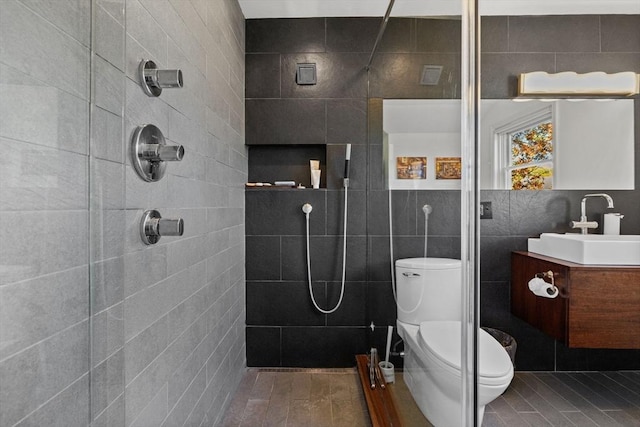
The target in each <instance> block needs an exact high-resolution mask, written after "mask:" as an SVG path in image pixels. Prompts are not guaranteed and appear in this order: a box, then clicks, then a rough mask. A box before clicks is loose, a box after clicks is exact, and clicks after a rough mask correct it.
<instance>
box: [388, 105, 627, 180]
mask: <svg viewBox="0 0 640 427" xmlns="http://www.w3.org/2000/svg"><path fill="white" fill-rule="evenodd" d="M633 102H634V101H633V100H632V99H554V100H530V99H529V100H526V102H525V100H509V99H483V100H482V101H481V105H480V116H481V122H480V123H481V125H480V126H481V128H480V133H481V141H480V150H481V153H480V162H481V165H480V172H481V176H480V185H481V188H482V189H510V190H519V189H529V190H538V189H563V190H568V189H575V190H597V189H608V190H630V189H633V188H634V123H633V120H634V116H633V108H634V105H633ZM383 130H384V133H383V134H384V144H385V164H386V176H387V181H388V183H389V188H391V189H456V188H460V170H461V165H460V100H457V99H391V100H388V99H385V100H384V101H383Z"/></svg>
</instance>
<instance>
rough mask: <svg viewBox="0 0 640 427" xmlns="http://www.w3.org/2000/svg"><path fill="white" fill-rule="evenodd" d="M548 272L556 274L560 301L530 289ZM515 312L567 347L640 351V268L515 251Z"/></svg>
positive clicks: (513, 289) (513, 296)
mask: <svg viewBox="0 0 640 427" xmlns="http://www.w3.org/2000/svg"><path fill="white" fill-rule="evenodd" d="M547 271H552V272H553V275H554V281H555V285H556V287H557V288H558V290H559V295H558V297H557V298H544V297H539V296H536V295H534V294H533V293H532V292H531V291H530V290H529V286H528V283H529V280H531V279H532V278H533V277H535V275H536V274H538V273H544V272H547ZM545 280H546V281H548V282H550V279H548V278H547V279H545ZM511 312H512V313H513V314H514V315H516V316H518V317H520V318H521V319H523V320H524V321H526V322H527V323H529V324H531V325H532V326H535V327H536V328H538V329H540V330H541V331H543V332H545V333H546V334H548V335H550V336H552V337H553V338H555V339H557V340H559V341H563V342H564V343H565V344H566V345H567V347H575V348H611V349H616V348H617V349H640V267H636V266H612V265H604V266H598V265H582V264H576V263H573V262H568V261H563V260H560V259H556V258H551V257H546V256H543V255H538V254H535V253H532V252H513V253H512V255H511Z"/></svg>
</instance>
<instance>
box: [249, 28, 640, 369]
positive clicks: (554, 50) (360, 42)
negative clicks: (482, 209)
mask: <svg viewBox="0 0 640 427" xmlns="http://www.w3.org/2000/svg"><path fill="white" fill-rule="evenodd" d="M378 25H379V20H377V19H368V18H357V19H336V18H326V19H323V18H314V19H307V20H301V19H289V20H249V21H247V55H246V59H247V81H246V87H247V144H252V145H253V144H255V145H260V144H267V147H262V146H260V147H258V148H259V149H258V150H254V148H256V147H251V150H250V165H251V164H255V163H254V162H253V160H251V159H252V153H254V152H255V153H260V156H263V157H268V155H266V154H265V153H266V151H267V150H268V145H269V144H294V143H295V144H307V143H309V144H327V145H326V168H325V170H323V174H325V173H326V175H327V180H326V187H327V188H326V189H323V190H320V191H318V190H316V191H312V190H295V191H294V190H291V191H270V190H248V191H247V192H246V200H247V207H248V209H247V211H246V214H247V217H246V223H247V280H248V281H247V324H248V327H247V357H248V361H249V363H250V364H252V365H253V366H327V367H331V366H339V365H353V363H354V362H353V360H354V359H353V354H354V348H355V349H356V350H357V351H360V352H362V351H366V350H367V349H368V348H369V347H370V346H372V345H376V346H377V347H378V348H384V341H385V337H386V326H387V325H392V324H395V317H396V313H395V305H394V303H393V296H392V294H391V287H390V286H391V285H390V280H391V276H390V262H389V243H388V242H389V237H388V235H389V231H388V229H389V227H388V213H387V212H388V193H387V191H386V190H385V183H384V178H383V175H382V171H383V166H382V152H383V151H382V122H381V120H382V108H381V107H382V102H381V98H459V97H460V91H459V84H458V82H459V75H460V53H459V50H460V22H459V21H457V20H446V19H444V20H429V19H391V20H390V21H389V25H388V26H387V30H386V32H385V35H384V37H383V39H382V42H381V44H380V47H379V50H378V53H377V54H376V57H375V58H374V61H373V64H372V65H373V66H372V69H371V71H370V73H369V75H368V79H369V90H368V91H367V90H366V89H365V90H362V87H361V85H362V82H363V81H365V82H366V78H367V76H363V75H362V74H361V71H362V68H363V67H364V65H365V64H366V60H367V59H368V54H369V53H370V49H371V46H372V44H373V40H375V37H376V34H377V30H378ZM639 29H640V16H638V15H629V16H557V17H556V16H550V17H504V16H503V17H484V18H483V20H482V52H483V53H482V58H481V61H482V96H483V97H485V98H510V97H512V96H514V95H515V94H516V80H517V75H518V74H519V73H520V72H526V71H533V70H546V71H549V72H559V71H566V70H575V71H577V72H587V71H594V70H603V71H607V72H617V71H628V70H631V71H635V72H640V46H639V45H638V40H640V35H639V33H638V31H639ZM532 34H535V37H532V36H531V35H532ZM575 34H581V36H580V37H578V38H576V37H575ZM285 35H286V37H285ZM344 52H349V54H348V60H347V59H346V57H345V55H344ZM357 58H364V60H359V61H358V60H356V59H357ZM303 60H304V61H305V62H306V61H307V60H309V61H311V62H316V63H317V64H318V67H319V68H318V79H319V81H321V83H319V84H318V85H317V86H297V87H296V86H294V85H293V83H292V82H293V81H294V78H293V73H292V64H295V63H296V62H301V61H303ZM424 64H441V65H443V66H444V69H443V76H446V78H445V79H441V83H440V84H439V85H437V86H420V85H419V84H418V77H417V76H419V75H420V71H421V69H422V66H423V65H424ZM449 76H451V78H449ZM349 83H353V85H352V86H350V85H349ZM635 100H636V102H635V106H636V110H637V114H636V116H637V117H640V102H639V101H638V96H636V97H635ZM291 117H295V119H294V120H290V118H291ZM346 141H348V142H351V143H353V144H354V150H353V157H352V180H351V184H352V187H351V188H352V189H353V191H351V192H350V200H349V206H350V219H349V231H348V234H349V243H348V244H349V245H350V246H349V247H350V248H351V249H349V251H350V252H348V256H349V263H353V264H352V265H351V266H350V269H349V270H348V282H347V288H346V294H345V295H346V296H345V301H344V306H343V307H341V308H340V310H339V311H338V312H336V313H334V314H332V315H327V316H324V315H322V316H321V315H318V314H317V313H316V312H315V311H314V309H313V307H312V305H311V303H310V301H309V296H308V292H307V291H306V290H305V287H306V284H305V277H304V275H305V271H306V270H305V269H306V260H305V258H304V250H305V248H304V217H303V215H302V213H301V210H300V207H301V206H302V204H304V203H306V202H309V203H311V204H312V205H313V206H314V210H313V212H312V224H311V234H312V236H313V237H312V240H311V250H312V254H314V255H313V257H314V259H313V260H312V265H313V268H314V270H313V276H314V277H315V278H316V280H317V281H318V284H317V286H318V289H317V292H316V295H317V297H318V296H321V297H322V298H326V300H323V302H324V303H325V304H326V305H327V306H332V304H330V303H335V301H337V295H338V294H337V292H338V291H339V287H337V286H339V284H336V283H335V280H336V275H338V276H339V273H340V261H341V257H340V254H341V247H340V245H339V242H338V239H337V238H336V235H339V234H340V233H341V230H340V227H339V218H341V198H340V197H341V191H340V190H339V189H340V181H339V177H340V174H341V173H342V172H341V167H342V162H343V158H344V148H343V146H342V145H341V144H343V143H344V142H346ZM285 146H286V145H285ZM314 147H315V145H314ZM292 149H297V150H301V149H300V147H294V148H292ZM274 151H275V152H276V153H278V154H277V155H275V156H274V159H273V161H272V163H274V164H275V162H276V160H283V159H284V157H285V156H283V155H282V154H281V153H282V150H281V149H280V148H278V149H277V150H274ZM302 152H303V153H304V152H305V151H304V149H302ZM276 157H277V159H276ZM292 157H293V156H292ZM265 163H266V162H265ZM277 164H278V165H279V168H280V169H284V166H283V164H285V165H286V163H285V162H281V163H277ZM289 166H290V168H289V169H288V170H289V171H295V170H297V169H296V168H297V167H298V166H299V165H297V164H291V165H289ZM303 166H304V165H303ZM260 170H261V169H257V170H251V171H249V175H250V176H252V175H253V176H254V177H255V178H254V180H255V181H261V180H266V179H263V178H261V177H260V176H257V175H255V174H254V173H255V172H259V171H260ZM639 171H640V120H637V121H636V190H633V191H609V190H607V189H603V190H607V192H608V193H609V194H611V195H612V196H613V197H614V200H615V201H616V207H617V208H619V209H620V211H621V212H624V213H625V219H624V221H625V223H624V225H623V227H624V228H623V229H622V232H623V233H625V234H640V172H639ZM583 194H584V192H582V191H579V190H575V191H557V190H554V191H536V192H528V191H526V192H525V191H520V192H517V191H502V190H500V191H497V190H496V191H484V192H483V193H482V199H483V200H487V201H492V202H493V209H494V214H493V217H494V219H493V220H483V221H482V223H481V232H482V239H481V313H480V316H481V321H482V324H483V325H486V326H492V327H496V328H499V329H503V330H505V331H507V332H508V333H511V334H512V335H514V336H515V338H516V339H517V340H518V354H517V360H516V365H517V368H518V369H521V370H554V369H557V370H575V369H584V370H587V369H589V370H598V369H638V368H639V367H640V366H639V365H638V364H639V363H640V357H639V354H640V353H639V352H638V351H617V350H597V351H596V350H575V349H567V348H566V347H565V346H564V345H563V344H562V343H559V342H555V341H554V340H553V339H551V338H549V337H547V336H546V335H544V334H542V333H541V332H539V331H537V330H536V329H534V328H532V327H530V326H529V325H527V324H525V323H524V322H522V321H520V320H519V319H517V318H515V317H514V316H512V315H511V313H510V306H509V305H510V301H509V280H510V253H511V251H513V250H522V249H526V239H527V237H529V236H532V235H535V234H539V233H541V232H549V231H557V232H564V231H567V230H566V228H567V226H568V223H569V221H570V220H572V219H575V218H577V217H578V216H579V214H580V199H581V197H582V195H583ZM425 203H429V204H430V205H432V206H433V208H434V212H433V213H432V215H431V216H430V219H429V236H430V237H429V239H430V240H429V256H438V257H459V256H460V220H459V211H460V195H459V192H457V191H394V192H393V206H392V210H393V218H394V239H395V247H394V254H395V257H396V258H403V257H412V256H421V255H422V252H423V242H424V240H423V233H424V216H423V213H422V210H421V208H422V206H423V205H424V204H425ZM604 208H605V207H604V206H596V205H594V206H590V210H591V212H590V214H591V215H594V216H597V215H601V214H602V213H603V211H604ZM349 273H350V275H349ZM321 291H324V292H321ZM266 302H269V303H266ZM372 321H373V322H374V323H375V324H376V325H377V326H380V328H376V331H375V332H374V333H373V334H372V333H369V332H368V329H367V328H366V327H367V326H368V325H369V324H370V323H371V322H372ZM347 334H349V335H347ZM347 342H348V343H349V345H347ZM295 355H297V356H299V357H298V358H296V357H295ZM393 362H394V363H396V365H397V366H399V365H400V364H401V361H400V360H393Z"/></svg>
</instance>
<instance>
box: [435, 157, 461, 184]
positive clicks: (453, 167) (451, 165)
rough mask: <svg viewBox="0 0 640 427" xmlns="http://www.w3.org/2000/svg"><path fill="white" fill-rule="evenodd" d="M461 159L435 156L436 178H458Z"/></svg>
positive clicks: (459, 176)
mask: <svg viewBox="0 0 640 427" xmlns="http://www.w3.org/2000/svg"><path fill="white" fill-rule="evenodd" d="M461 177H462V159H461V158H460V157H436V179H460V178H461Z"/></svg>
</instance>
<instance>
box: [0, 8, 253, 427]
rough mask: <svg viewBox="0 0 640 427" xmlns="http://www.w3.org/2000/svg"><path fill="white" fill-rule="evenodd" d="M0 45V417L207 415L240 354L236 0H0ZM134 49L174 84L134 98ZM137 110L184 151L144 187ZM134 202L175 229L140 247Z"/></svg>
mask: <svg viewBox="0 0 640 427" xmlns="http://www.w3.org/2000/svg"><path fill="white" fill-rule="evenodd" d="M92 17H93V23H92ZM0 45H1V46H2V47H1V49H0V91H1V97H0V117H1V118H0V144H1V145H2V148H3V150H4V153H5V155H4V156H3V157H2V160H0V217H1V219H2V220H1V221H0V424H1V425H3V426H5V425H6V426H13V425H16V424H19V425H48V426H49V425H50V426H54V425H57V426H66V427H68V426H83V425H84V426H86V425H89V424H91V425H95V426H143V425H153V426H174V425H183V424H185V423H187V424H189V425H213V424H214V423H215V421H216V420H217V419H218V418H219V417H220V415H221V414H222V412H223V410H224V408H225V406H226V404H227V402H228V398H229V395H230V394H232V393H233V392H234V390H235V388H236V386H237V383H238V381H239V379H240V375H241V374H242V372H243V367H244V365H245V356H244V355H245V349H244V346H245V338H244V336H245V331H244V321H245V308H244V307H245V303H244V295H245V274H244V195H243V183H244V182H245V181H246V179H247V157H246V147H245V146H244V17H243V16H242V12H241V11H240V8H239V6H238V4H237V2H236V1H235V0H213V1H206V2H204V1H196V0H194V1H186V0H170V1H169V0H167V1H157V0H127V1H126V2H125V1H124V0H95V1H93V2H91V1H88V0H87V1H64V2H35V1H26V0H25V1H14V0H7V1H2V2H0ZM143 58H145V59H152V60H153V61H155V62H156V63H157V64H158V65H159V66H160V67H161V68H180V69H182V71H183V73H184V81H185V87H184V88H183V89H172V90H169V89H165V91H163V93H162V95H161V96H160V97H159V98H150V97H147V96H146V95H145V94H144V93H143V92H142V90H141V88H140V87H139V84H138V83H139V82H138V77H137V67H138V64H139V62H140V61H141V59H143ZM145 123H152V124H154V125H156V126H158V127H159V128H160V129H161V130H162V132H163V133H164V135H165V137H166V138H167V139H168V142H169V143H178V144H182V145H184V147H185V150H186V155H185V157H184V160H183V161H182V162H180V163H173V164H170V165H169V167H168V171H167V175H166V176H165V177H164V179H163V180H161V181H159V182H155V183H147V182H143V181H142V180H141V179H140V178H139V177H138V176H137V175H136V174H135V172H134V171H133V168H132V167H131V165H130V161H129V144H130V138H131V135H132V133H133V131H134V129H135V128H136V127H137V126H139V125H141V124H145ZM147 209H158V210H159V211H160V212H161V214H162V215H163V216H165V217H172V216H175V217H182V218H184V220H185V234H184V236H182V237H163V238H162V240H161V241H160V242H159V244H157V245H155V246H152V247H146V246H145V245H144V244H143V243H142V242H141V240H140V237H139V221H140V218H141V216H142V213H143V211H144V210H147Z"/></svg>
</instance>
